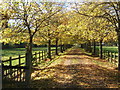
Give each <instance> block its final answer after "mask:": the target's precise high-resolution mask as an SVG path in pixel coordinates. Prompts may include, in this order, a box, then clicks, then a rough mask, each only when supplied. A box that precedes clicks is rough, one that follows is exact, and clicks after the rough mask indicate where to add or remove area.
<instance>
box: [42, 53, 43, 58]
mask: <svg viewBox="0 0 120 90" xmlns="http://www.w3.org/2000/svg"><path fill="white" fill-rule="evenodd" d="M42 60H43V51H42Z"/></svg>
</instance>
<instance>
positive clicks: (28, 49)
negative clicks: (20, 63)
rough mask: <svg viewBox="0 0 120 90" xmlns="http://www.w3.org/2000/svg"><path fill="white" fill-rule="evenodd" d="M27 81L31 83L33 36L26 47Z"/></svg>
mask: <svg viewBox="0 0 120 90" xmlns="http://www.w3.org/2000/svg"><path fill="white" fill-rule="evenodd" d="M26 67H27V69H26V83H27V84H28V85H29V84H30V83H31V68H32V37H31V38H30V42H29V43H28V45H27V47H26Z"/></svg>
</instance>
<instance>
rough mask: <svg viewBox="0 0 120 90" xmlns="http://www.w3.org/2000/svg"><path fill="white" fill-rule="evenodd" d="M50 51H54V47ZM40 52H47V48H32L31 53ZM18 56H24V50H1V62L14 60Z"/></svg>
mask: <svg viewBox="0 0 120 90" xmlns="http://www.w3.org/2000/svg"><path fill="white" fill-rule="evenodd" d="M52 49H55V47H52ZM41 50H47V47H36V48H33V53H35V52H38V51H41ZM18 55H23V56H24V55H25V48H14V49H4V50H2V60H8V59H9V57H12V58H16V57H18Z"/></svg>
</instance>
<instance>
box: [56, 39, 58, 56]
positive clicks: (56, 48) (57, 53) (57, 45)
mask: <svg viewBox="0 0 120 90" xmlns="http://www.w3.org/2000/svg"><path fill="white" fill-rule="evenodd" d="M55 53H56V55H58V38H56V52H55Z"/></svg>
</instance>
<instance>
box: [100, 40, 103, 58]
mask: <svg viewBox="0 0 120 90" xmlns="http://www.w3.org/2000/svg"><path fill="white" fill-rule="evenodd" d="M102 41H103V40H100V59H102V58H103V57H102Z"/></svg>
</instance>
